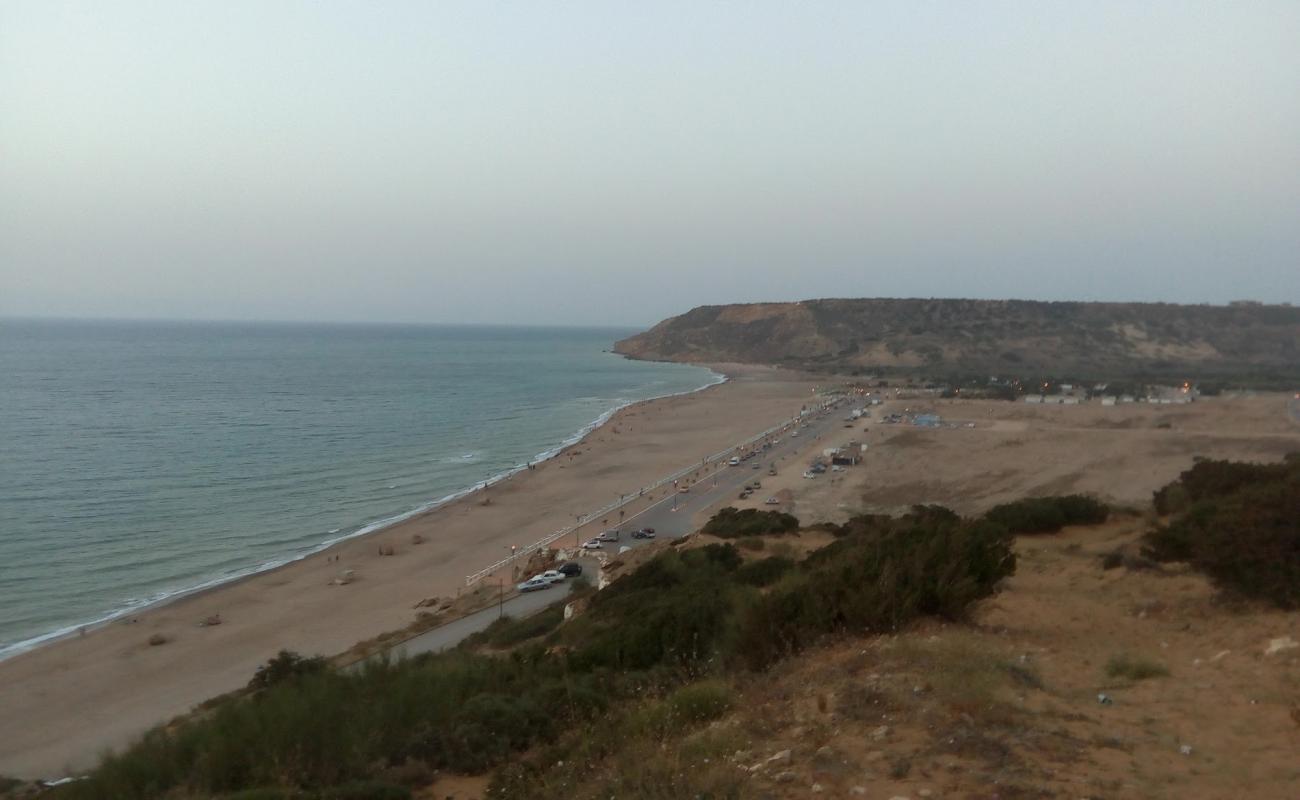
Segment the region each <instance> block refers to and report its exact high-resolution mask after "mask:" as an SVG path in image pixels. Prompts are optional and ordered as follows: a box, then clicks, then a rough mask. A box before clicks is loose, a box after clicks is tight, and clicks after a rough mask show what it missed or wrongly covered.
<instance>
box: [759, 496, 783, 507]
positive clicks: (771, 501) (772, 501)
mask: <svg viewBox="0 0 1300 800" xmlns="http://www.w3.org/2000/svg"><path fill="white" fill-rule="evenodd" d="M763 502H764V503H767V504H768V505H769V506H776V505H780V504H781V501H780V500H777V499H776V498H775V497H769V498H767V499H766V500H764V501H763Z"/></svg>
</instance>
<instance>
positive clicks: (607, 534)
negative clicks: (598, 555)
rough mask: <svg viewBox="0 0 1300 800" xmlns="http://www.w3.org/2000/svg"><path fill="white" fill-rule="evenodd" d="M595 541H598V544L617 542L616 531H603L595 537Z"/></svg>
mask: <svg viewBox="0 0 1300 800" xmlns="http://www.w3.org/2000/svg"><path fill="white" fill-rule="evenodd" d="M596 541H598V542H617V541H618V531H603V532H602V533H601V534H600V535H599V536H597V537H596Z"/></svg>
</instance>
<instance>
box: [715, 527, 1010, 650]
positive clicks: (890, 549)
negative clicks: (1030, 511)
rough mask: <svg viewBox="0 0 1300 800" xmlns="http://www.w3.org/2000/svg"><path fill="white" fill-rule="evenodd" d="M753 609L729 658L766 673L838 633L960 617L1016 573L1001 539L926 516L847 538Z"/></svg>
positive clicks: (991, 531) (994, 531)
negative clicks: (927, 618) (928, 617)
mask: <svg viewBox="0 0 1300 800" xmlns="http://www.w3.org/2000/svg"><path fill="white" fill-rule="evenodd" d="M815 555H817V556H818V558H815V559H814V558H809V559H807V560H806V562H805V564H806V566H805V568H804V569H801V570H799V571H798V572H795V573H792V574H789V575H787V576H786V578H785V579H783V580H782V581H781V582H780V583H778V584H777V585H776V586H775V587H773V589H772V590H771V591H770V592H769V593H768V594H767V595H764V596H762V597H760V598H756V599H753V600H751V601H750V604H749V605H748V607H747V608H746V609H745V612H744V614H743V616H742V618H741V620H740V621H739V630H738V631H737V634H736V636H735V640H734V643H733V647H734V652H733V654H732V655H733V658H734V659H736V660H738V661H740V662H741V663H742V664H744V665H746V666H749V667H750V668H763V667H765V666H767V665H769V664H771V663H772V662H774V661H776V660H777V659H779V658H782V657H784V656H786V655H788V654H791V653H796V652H799V651H800V650H803V649H804V648H806V647H807V646H809V645H811V644H812V643H814V642H815V641H816V640H818V639H819V638H821V637H823V636H825V635H827V634H831V633H835V632H838V631H854V632H862V633H865V632H874V633H883V632H887V631H895V630H898V629H899V628H900V627H901V626H902V625H903V624H905V623H906V622H909V621H911V620H912V619H914V618H916V617H918V616H921V615H924V614H930V615H936V616H940V617H946V618H950V619H955V618H959V617H960V616H962V615H963V614H964V613H965V611H966V609H967V608H968V607H969V606H970V604H971V603H973V602H974V601H976V600H978V599H980V598H982V597H986V596H988V595H989V594H991V593H992V592H993V591H994V589H995V587H996V586H997V584H998V582H999V581H1001V580H1002V579H1003V578H1004V577H1006V576H1008V575H1011V574H1012V573H1013V572H1014V571H1015V563H1016V561H1015V555H1014V554H1013V553H1012V552H1011V548H1010V543H1009V541H1008V537H1007V535H1006V530H1005V529H1003V528H1001V527H1000V526H997V525H992V524H990V523H988V522H973V523H972V522H965V521H962V520H959V519H956V518H955V517H948V516H945V515H940V514H934V513H926V514H921V515H917V516H916V517H913V518H912V522H911V524H904V525H900V526H899V527H897V528H896V529H894V530H890V531H886V532H883V533H880V532H874V533H871V534H866V535H860V536H855V537H849V538H844V539H840V540H838V541H836V542H835V543H833V544H831V545H829V546H827V547H825V548H822V550H820V551H817V553H815Z"/></svg>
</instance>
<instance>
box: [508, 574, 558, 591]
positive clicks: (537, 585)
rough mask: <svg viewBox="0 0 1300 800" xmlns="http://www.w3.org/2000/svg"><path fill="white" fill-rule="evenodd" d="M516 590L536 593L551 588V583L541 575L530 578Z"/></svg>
mask: <svg viewBox="0 0 1300 800" xmlns="http://www.w3.org/2000/svg"><path fill="white" fill-rule="evenodd" d="M515 588H516V589H518V590H519V591H521V592H535V591H537V590H539V589H549V588H551V582H550V581H548V580H546V579H545V578H543V577H542V576H541V575H537V576H535V577H532V578H529V579H528V580H526V581H524V582H523V583H521V584H519V585H518V586H516V587H515Z"/></svg>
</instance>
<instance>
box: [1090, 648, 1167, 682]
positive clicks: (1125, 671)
mask: <svg viewBox="0 0 1300 800" xmlns="http://www.w3.org/2000/svg"><path fill="white" fill-rule="evenodd" d="M1168 674H1169V670H1168V669H1166V668H1165V666H1164V665H1163V664H1159V663H1157V662H1155V661H1151V660H1150V659H1145V658H1137V657H1135V656H1130V655H1127V654H1122V655H1117V656H1114V657H1112V658H1111V659H1110V660H1109V661H1107V662H1106V675H1107V677H1110V678H1122V679H1124V680H1129V681H1141V680H1146V679H1147V678H1163V677H1165V676H1166V675H1168Z"/></svg>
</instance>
